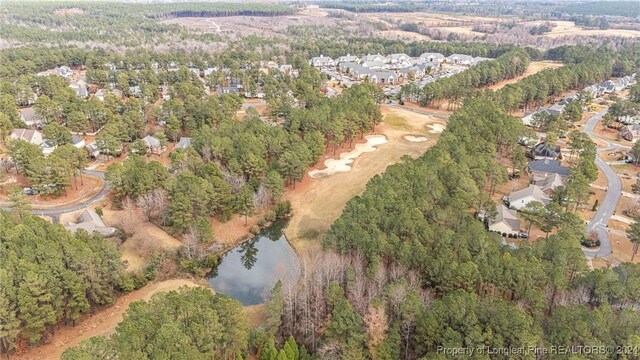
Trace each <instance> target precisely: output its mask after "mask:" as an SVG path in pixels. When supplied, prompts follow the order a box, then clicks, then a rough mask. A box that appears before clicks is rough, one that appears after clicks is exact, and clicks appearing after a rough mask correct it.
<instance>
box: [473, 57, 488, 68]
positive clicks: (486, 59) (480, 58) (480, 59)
mask: <svg viewBox="0 0 640 360" xmlns="http://www.w3.org/2000/svg"><path fill="white" fill-rule="evenodd" d="M488 60H491V59H489V58H486V57H481V56H477V57H474V58H473V59H472V60H471V65H472V66H473V65H478V64H480V63H481V62H483V61H488Z"/></svg>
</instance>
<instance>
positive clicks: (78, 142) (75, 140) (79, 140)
mask: <svg viewBox="0 0 640 360" xmlns="http://www.w3.org/2000/svg"><path fill="white" fill-rule="evenodd" d="M71 145H73V146H75V147H77V148H78V149H82V148H84V147H85V146H86V145H87V144H86V143H85V141H84V138H83V137H82V136H80V135H76V134H73V135H72V136H71Z"/></svg>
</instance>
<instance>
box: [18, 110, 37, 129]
mask: <svg viewBox="0 0 640 360" xmlns="http://www.w3.org/2000/svg"><path fill="white" fill-rule="evenodd" d="M20 116H22V120H23V121H24V122H25V123H26V124H27V125H30V124H34V123H36V122H39V121H41V120H40V116H38V113H37V112H36V109H35V108H34V107H33V106H30V107H28V108H26V109H24V110H22V112H21V113H20Z"/></svg>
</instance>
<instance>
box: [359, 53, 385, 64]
mask: <svg viewBox="0 0 640 360" xmlns="http://www.w3.org/2000/svg"><path fill="white" fill-rule="evenodd" d="M385 59H386V57H384V56H382V55H380V54H377V55H367V56H363V57H362V58H360V61H362V62H363V63H365V62H369V61H382V62H384V61H385Z"/></svg>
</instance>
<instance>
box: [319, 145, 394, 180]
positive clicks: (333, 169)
mask: <svg viewBox="0 0 640 360" xmlns="http://www.w3.org/2000/svg"><path fill="white" fill-rule="evenodd" d="M365 139H367V142H366V143H364V144H356V146H355V148H354V149H353V150H351V151H349V152H345V153H342V154H340V159H337V160H336V159H327V160H325V161H324V166H325V168H324V169H322V170H311V171H309V176H311V177H312V178H321V177H325V176H331V175H333V174H335V173H337V172H347V171H351V166H350V165H349V164H351V163H353V161H354V160H355V159H357V158H358V156H360V155H362V154H364V153H367V152H372V151H376V146H378V145H382V144H384V143H387V142H388V141H387V138H386V137H385V136H384V135H367V136H365Z"/></svg>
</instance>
